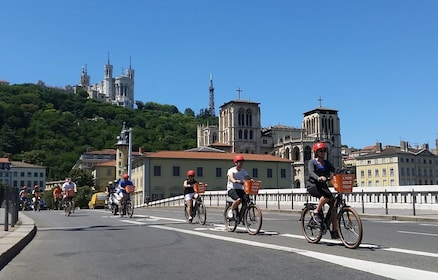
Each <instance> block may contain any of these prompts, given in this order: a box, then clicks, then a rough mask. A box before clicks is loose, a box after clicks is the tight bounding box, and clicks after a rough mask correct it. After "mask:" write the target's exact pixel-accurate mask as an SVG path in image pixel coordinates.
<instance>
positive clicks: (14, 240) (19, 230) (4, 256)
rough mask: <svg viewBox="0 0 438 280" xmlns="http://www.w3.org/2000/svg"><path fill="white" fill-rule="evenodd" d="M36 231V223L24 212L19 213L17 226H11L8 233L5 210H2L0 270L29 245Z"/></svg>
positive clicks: (0, 212)
mask: <svg viewBox="0 0 438 280" xmlns="http://www.w3.org/2000/svg"><path fill="white" fill-rule="evenodd" d="M10 221H11V217H10V216H9V222H10ZM36 231H37V228H36V226H35V222H34V221H33V220H32V219H30V218H29V217H27V216H26V215H25V214H24V213H23V212H19V213H18V222H17V224H16V225H15V226H14V227H11V226H9V227H8V231H5V209H4V208H0V270H2V269H3V267H5V266H6V265H7V264H8V263H9V262H10V261H11V260H12V259H13V258H14V257H15V256H16V255H18V253H20V251H21V250H22V249H23V248H24V247H25V246H26V245H27V244H29V242H30V241H31V240H32V239H33V237H34V236H35V234H36Z"/></svg>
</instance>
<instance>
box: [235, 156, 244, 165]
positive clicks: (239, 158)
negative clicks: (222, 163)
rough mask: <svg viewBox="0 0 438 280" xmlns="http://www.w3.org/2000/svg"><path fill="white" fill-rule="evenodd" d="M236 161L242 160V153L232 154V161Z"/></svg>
mask: <svg viewBox="0 0 438 280" xmlns="http://www.w3.org/2000/svg"><path fill="white" fill-rule="evenodd" d="M238 161H244V158H243V156H242V155H237V156H234V158H233V162H234V163H236V162H238Z"/></svg>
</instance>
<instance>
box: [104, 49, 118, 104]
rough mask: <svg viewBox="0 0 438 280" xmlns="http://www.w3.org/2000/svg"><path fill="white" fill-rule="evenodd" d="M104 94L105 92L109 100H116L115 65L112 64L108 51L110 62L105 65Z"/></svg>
mask: <svg viewBox="0 0 438 280" xmlns="http://www.w3.org/2000/svg"><path fill="white" fill-rule="evenodd" d="M102 93H103V94H105V95H106V96H107V97H108V99H109V100H114V99H115V96H114V79H113V66H112V65H111V64H110V58H109V53H108V62H107V64H105V66H104V76H103V92H102Z"/></svg>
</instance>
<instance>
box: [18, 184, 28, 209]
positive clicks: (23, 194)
mask: <svg viewBox="0 0 438 280" xmlns="http://www.w3.org/2000/svg"><path fill="white" fill-rule="evenodd" d="M18 195H19V196H20V200H21V203H22V205H23V206H25V205H27V203H29V198H28V196H29V194H28V192H27V186H26V185H24V186H22V187H21V190H20V192H19V194H18Z"/></svg>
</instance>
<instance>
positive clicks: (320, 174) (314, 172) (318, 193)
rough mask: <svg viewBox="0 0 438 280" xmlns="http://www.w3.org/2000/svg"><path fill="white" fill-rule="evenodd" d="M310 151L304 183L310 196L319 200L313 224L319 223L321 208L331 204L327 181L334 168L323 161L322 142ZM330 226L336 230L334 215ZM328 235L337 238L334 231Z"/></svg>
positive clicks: (323, 145) (324, 151)
mask: <svg viewBox="0 0 438 280" xmlns="http://www.w3.org/2000/svg"><path fill="white" fill-rule="evenodd" d="M312 150H313V153H314V159H312V160H309V163H308V171H309V178H308V180H307V182H306V188H307V191H308V192H309V194H310V195H311V196H313V197H317V198H319V200H318V205H317V206H316V209H315V210H313V214H314V215H313V219H314V220H315V222H317V223H321V222H322V220H321V215H320V213H321V212H322V207H323V206H324V205H325V204H326V203H328V202H330V203H329V204H332V203H333V202H332V201H331V200H332V198H333V194H332V193H331V191H330V190H329V188H328V185H327V181H328V180H329V178H330V175H332V173H334V172H335V168H334V167H333V165H332V164H331V163H330V162H329V161H328V160H326V159H325V155H326V152H327V147H326V145H325V144H324V143H323V142H316V143H315V144H314V145H313V148H312ZM334 210H335V209H334ZM332 226H333V229H336V228H337V225H336V217H335V215H332ZM330 234H331V235H332V238H338V237H337V232H336V230H332V231H330Z"/></svg>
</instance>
